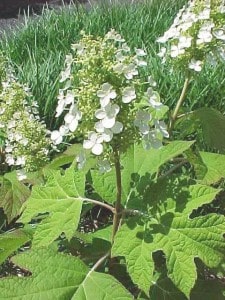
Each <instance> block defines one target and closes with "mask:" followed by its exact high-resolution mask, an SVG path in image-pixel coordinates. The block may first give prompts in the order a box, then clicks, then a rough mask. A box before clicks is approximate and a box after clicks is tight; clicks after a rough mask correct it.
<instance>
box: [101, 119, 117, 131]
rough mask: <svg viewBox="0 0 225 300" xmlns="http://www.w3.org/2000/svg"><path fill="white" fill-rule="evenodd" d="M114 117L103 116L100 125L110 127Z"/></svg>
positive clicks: (112, 124)
mask: <svg viewBox="0 0 225 300" xmlns="http://www.w3.org/2000/svg"><path fill="white" fill-rule="evenodd" d="M115 121H116V120H115V118H107V117H105V118H104V119H103V120H102V125H103V126H104V127H105V128H112V127H113V126H114V124H115Z"/></svg>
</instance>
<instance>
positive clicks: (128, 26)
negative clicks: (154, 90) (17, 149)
mask: <svg viewBox="0 0 225 300" xmlns="http://www.w3.org/2000/svg"><path fill="white" fill-rule="evenodd" d="M114 2H115V0H114ZM118 2H119V1H118ZM184 2H186V1H185V0H183V1H172V0H170V1H169V0H161V1H159V0H152V1H151V0H149V1H146V2H144V3H143V2H142V3H138V4H134V3H133V4H132V5H131V4H118V5H116V3H115V4H109V5H106V4H102V5H99V6H94V7H92V9H91V10H85V9H82V8H81V7H80V8H78V7H77V6H71V7H70V8H64V9H62V10H61V11H60V12H56V11H50V10H47V11H45V12H44V13H43V15H42V17H40V18H35V19H29V18H28V19H27V20H26V23H25V25H24V26H22V27H21V28H20V29H18V30H16V31H14V32H12V34H10V35H9V36H7V37H5V38H4V39H2V40H1V41H0V48H1V49H2V50H3V51H4V52H5V53H6V54H7V55H8V56H9V58H10V60H11V62H12V63H13V65H14V67H15V70H16V74H17V76H18V78H19V80H20V81H21V82H24V83H25V82H26V83H27V84H28V85H29V86H30V87H31V90H32V92H33V95H34V97H35V99H36V100H37V101H38V102H39V105H40V113H41V115H42V117H44V118H45V121H46V123H47V126H48V127H49V128H51V129H52V128H54V127H55V126H56V123H55V119H54V110H55V106H56V103H57V94H58V89H59V82H58V78H59V74H60V71H61V69H62V67H63V63H64V57H65V55H66V54H67V53H69V52H70V45H71V43H73V42H75V41H76V40H78V39H79V32H80V31H81V30H85V32H86V33H90V34H93V35H104V34H105V33H106V32H107V31H108V30H109V29H110V28H115V29H116V30H117V31H118V32H119V33H121V34H122V36H123V37H124V38H125V39H126V40H127V42H128V44H129V45H130V46H131V47H132V48H135V47H144V48H145V49H146V50H147V52H148V62H149V67H148V70H147V71H148V72H149V73H150V74H152V75H153V76H154V77H155V79H156V81H157V82H158V90H159V91H160V93H161V96H162V98H163V100H164V102H165V103H166V104H167V105H169V106H170V107H173V106H174V104H175V103H176V101H177V98H178V97H179V93H180V91H181V89H182V84H183V80H184V78H183V76H182V74H177V73H176V74H175V73H171V71H170V70H169V68H168V67H167V66H164V65H162V64H161V61H160V59H159V58H158V57H157V56H156V53H157V51H158V47H159V46H158V45H157V43H156V42H155V40H156V38H157V37H158V36H160V35H161V34H163V32H164V31H165V30H166V29H167V28H168V27H169V26H170V24H171V23H172V21H173V18H174V16H175V15H176V13H177V11H178V10H179V8H180V7H182V4H183V3H184ZM218 87H219V88H218ZM186 105H187V106H188V107H189V109H192V108H197V107H202V106H212V107H215V108H217V109H218V110H220V111H222V112H224V110H225V71H224V66H220V67H216V68H213V69H210V68H205V70H204V72H202V73H201V74H200V75H199V76H198V77H197V78H196V79H195V80H194V81H193V83H192V87H191V88H190V93H189V95H188V99H187V102H186Z"/></svg>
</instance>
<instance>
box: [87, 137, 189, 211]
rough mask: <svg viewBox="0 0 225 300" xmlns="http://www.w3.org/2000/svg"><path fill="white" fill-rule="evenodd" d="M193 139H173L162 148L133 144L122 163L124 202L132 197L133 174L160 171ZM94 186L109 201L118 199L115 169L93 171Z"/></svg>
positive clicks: (140, 174) (112, 201)
mask: <svg viewBox="0 0 225 300" xmlns="http://www.w3.org/2000/svg"><path fill="white" fill-rule="evenodd" d="M192 144H193V141H189V142H187V141H173V142H171V143H169V144H168V145H166V146H163V147H161V148H160V149H157V150H156V149H150V150H145V149H144V148H143V147H142V145H133V146H132V147H130V148H129V150H128V151H127V152H126V153H125V154H124V156H123V157H122V159H121V165H122V171H121V173H122V203H123V204H124V205H126V203H127V202H128V201H129V198H130V192H131V189H130V187H131V184H132V182H133V179H132V177H131V176H132V175H135V174H138V176H142V175H145V174H146V173H148V174H150V175H151V176H152V175H154V174H155V173H156V172H158V170H159V168H160V167H161V166H162V165H163V164H165V163H166V162H168V161H169V160H170V159H172V158H174V157H176V156H178V155H180V154H182V153H183V152H184V151H185V150H187V149H189V148H190V147H191V145H192ZM91 176H92V181H93V187H94V189H95V191H96V192H97V193H98V195H99V196H100V197H101V198H102V199H104V200H105V201H107V202H109V203H114V202H115V199H116V177H115V169H114V168H113V169H112V170H111V171H110V172H109V173H105V174H99V172H98V171H92V172H91Z"/></svg>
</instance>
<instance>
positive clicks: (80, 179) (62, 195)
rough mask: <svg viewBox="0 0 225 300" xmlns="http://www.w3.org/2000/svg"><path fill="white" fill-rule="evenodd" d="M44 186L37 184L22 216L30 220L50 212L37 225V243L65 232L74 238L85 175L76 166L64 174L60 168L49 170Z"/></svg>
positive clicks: (48, 240) (39, 244) (68, 236)
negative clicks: (76, 169)
mask: <svg viewBox="0 0 225 300" xmlns="http://www.w3.org/2000/svg"><path fill="white" fill-rule="evenodd" d="M47 178H48V180H47V183H46V185H45V186H35V187H34V188H33V190H32V193H31V196H30V198H29V199H28V201H27V202H26V203H25V210H24V212H23V214H22V216H21V218H20V219H19V221H20V222H22V223H28V222H30V221H31V219H32V218H34V217H36V216H37V215H38V214H44V213H47V215H46V216H45V217H44V220H43V221H42V222H41V223H40V224H38V225H37V230H36V231H35V234H34V241H33V245H34V246H44V245H48V244H50V243H51V242H52V241H54V240H55V239H56V238H58V236H59V235H60V234H61V233H62V232H64V233H65V235H66V237H67V238H68V239H71V238H72V236H73V233H74V231H75V230H76V229H77V227H78V223H79V220H80V213H81V208H82V196H83V194H84V188H85V175H84V173H82V172H75V171H74V168H73V167H70V168H69V169H67V170H66V171H65V174H64V175H61V173H60V171H55V170H49V171H48V175H47Z"/></svg>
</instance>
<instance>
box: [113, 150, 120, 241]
mask: <svg viewBox="0 0 225 300" xmlns="http://www.w3.org/2000/svg"><path fill="white" fill-rule="evenodd" d="M114 158H115V170H116V188H117V195H116V203H115V212H114V217H113V229H112V244H113V242H114V238H115V235H116V232H117V230H118V227H119V224H120V219H121V209H122V207H121V199H122V180H121V165H120V155H119V151H118V149H117V148H115V149H114Z"/></svg>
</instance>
